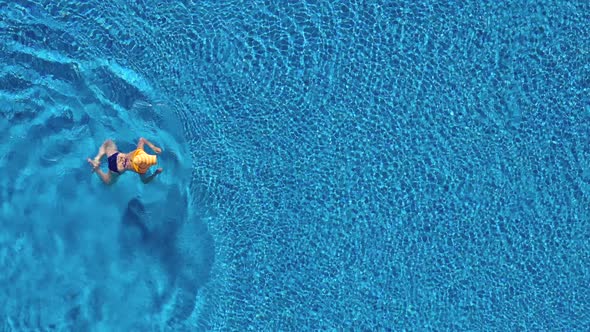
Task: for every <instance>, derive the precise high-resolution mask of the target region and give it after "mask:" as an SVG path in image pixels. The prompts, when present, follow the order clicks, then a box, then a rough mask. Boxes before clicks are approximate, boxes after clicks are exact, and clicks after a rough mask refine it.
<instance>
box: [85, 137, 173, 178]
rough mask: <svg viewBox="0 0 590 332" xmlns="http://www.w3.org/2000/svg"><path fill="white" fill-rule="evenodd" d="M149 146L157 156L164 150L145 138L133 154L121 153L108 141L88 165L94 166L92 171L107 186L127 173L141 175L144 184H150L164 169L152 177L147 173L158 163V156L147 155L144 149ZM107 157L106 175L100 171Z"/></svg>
mask: <svg viewBox="0 0 590 332" xmlns="http://www.w3.org/2000/svg"><path fill="white" fill-rule="evenodd" d="M145 144H147V145H148V146H149V147H150V149H152V150H153V151H154V152H155V153H156V154H160V153H161V152H162V149H161V148H159V147H157V146H155V145H154V144H152V143H151V142H150V141H148V140H147V139H145V138H143V137H142V138H140V139H139V142H137V148H136V149H135V150H133V151H131V152H128V153H123V152H119V150H118V149H117V145H116V144H115V142H113V141H112V140H110V139H108V140H106V141H104V143H102V145H101V146H100V148H99V149H98V154H97V155H96V157H94V159H90V158H88V159H87V161H88V163H89V164H90V165H91V166H92V170H93V171H94V172H95V173H96V174H97V175H98V177H99V178H100V179H101V180H102V181H103V182H104V183H106V184H112V183H114V182H115V181H116V180H117V178H118V177H119V175H121V174H123V173H125V171H128V170H129V171H133V172H135V173H137V174H139V177H140V178H141V181H142V182H143V183H149V182H150V181H152V180H153V179H154V178H155V177H156V176H157V175H158V174H160V173H162V171H163V170H164V169H163V168H158V169H156V170H155V171H154V172H153V173H152V174H151V175H147V171H148V170H149V168H150V167H151V166H153V165H155V164H156V163H157V162H158V158H157V156H154V155H151V154H147V153H146V152H145V151H144V149H143V147H144V145H145ZM104 155H106V156H107V161H108V165H109V169H108V171H107V172H106V173H105V172H103V170H102V169H100V160H101V159H102V157H103V156H104Z"/></svg>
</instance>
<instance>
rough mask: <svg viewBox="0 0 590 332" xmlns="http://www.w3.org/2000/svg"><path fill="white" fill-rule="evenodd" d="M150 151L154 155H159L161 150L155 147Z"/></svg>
mask: <svg viewBox="0 0 590 332" xmlns="http://www.w3.org/2000/svg"><path fill="white" fill-rule="evenodd" d="M152 150H154V152H155V153H156V154H160V153H162V149H160V148H159V147H157V146H154V148H153V149H152Z"/></svg>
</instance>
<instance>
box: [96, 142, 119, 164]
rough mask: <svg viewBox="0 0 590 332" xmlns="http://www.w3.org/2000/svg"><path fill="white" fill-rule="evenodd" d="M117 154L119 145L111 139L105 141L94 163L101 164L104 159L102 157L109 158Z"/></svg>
mask: <svg viewBox="0 0 590 332" xmlns="http://www.w3.org/2000/svg"><path fill="white" fill-rule="evenodd" d="M115 152H117V145H116V144H115V142H113V141H112V140H110V139H108V140H106V141H104V143H102V145H101V146H100V148H98V153H97V154H96V157H94V163H96V164H99V163H100V159H102V156H104V155H105V154H106V155H107V157H109V156H110V155H112V154H113V153H115Z"/></svg>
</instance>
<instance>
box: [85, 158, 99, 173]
mask: <svg viewBox="0 0 590 332" xmlns="http://www.w3.org/2000/svg"><path fill="white" fill-rule="evenodd" d="M86 160H87V161H88V163H89V164H90V165H91V166H92V170H93V171H94V170H96V169H97V168H98V167H99V166H100V162H98V161H96V160H92V159H90V158H88V159H86Z"/></svg>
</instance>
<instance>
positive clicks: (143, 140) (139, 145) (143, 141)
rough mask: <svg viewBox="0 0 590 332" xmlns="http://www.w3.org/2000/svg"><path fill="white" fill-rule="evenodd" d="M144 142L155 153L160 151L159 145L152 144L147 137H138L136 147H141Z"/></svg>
mask: <svg viewBox="0 0 590 332" xmlns="http://www.w3.org/2000/svg"><path fill="white" fill-rule="evenodd" d="M144 144H147V145H148V146H149V147H150V149H152V150H154V152H155V153H160V152H162V149H160V148H159V147H157V146H155V145H154V144H152V142H150V141H148V140H147V139H145V138H143V137H142V138H140V139H139V143H138V144H137V148H138V149H143V145H144Z"/></svg>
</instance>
